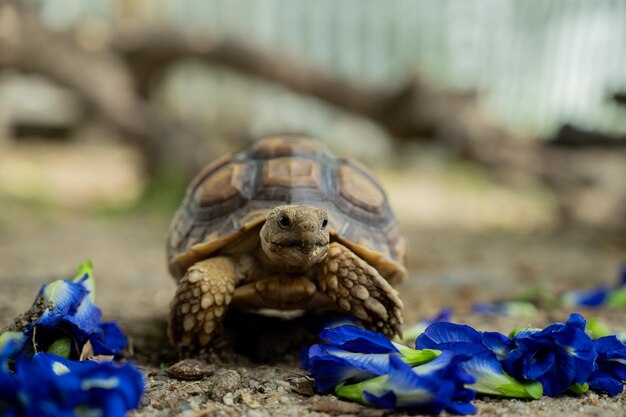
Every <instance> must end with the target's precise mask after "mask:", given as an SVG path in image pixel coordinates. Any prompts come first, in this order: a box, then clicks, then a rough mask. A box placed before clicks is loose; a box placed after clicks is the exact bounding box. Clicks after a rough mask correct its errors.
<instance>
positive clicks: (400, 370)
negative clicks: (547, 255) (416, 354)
mask: <svg viewBox="0 0 626 417" xmlns="http://www.w3.org/2000/svg"><path fill="white" fill-rule="evenodd" d="M448 355H449V353H448V352H444V353H442V354H441V355H440V356H439V357H438V358H436V359H434V360H433V361H431V362H429V363H428V364H426V365H430V364H432V362H435V361H437V360H438V359H440V358H441V357H442V356H448ZM444 360H445V358H444ZM437 362H441V360H439V361H437ZM447 362H449V361H447ZM447 362H446V364H447ZM443 366H445V365H443ZM422 367H425V365H421V366H420V367H418V368H422ZM422 369H424V368H422ZM426 372H428V373H430V372H431V371H430V370H428V371H426ZM426 372H422V373H426ZM387 382H388V384H389V386H390V387H392V388H393V389H395V390H398V391H410V390H413V389H425V388H427V387H424V380H423V379H421V378H420V377H419V376H418V374H417V373H416V372H413V368H411V367H410V366H409V365H407V364H406V363H404V362H403V361H402V359H400V358H399V357H398V356H397V355H390V356H389V379H388V380H387Z"/></svg>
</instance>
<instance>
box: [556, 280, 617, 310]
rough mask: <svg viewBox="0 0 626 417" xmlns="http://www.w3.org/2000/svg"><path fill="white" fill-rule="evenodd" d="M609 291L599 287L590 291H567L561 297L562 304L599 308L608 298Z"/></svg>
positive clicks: (607, 288) (605, 287)
mask: <svg viewBox="0 0 626 417" xmlns="http://www.w3.org/2000/svg"><path fill="white" fill-rule="evenodd" d="M610 294H611V289H610V288H609V287H608V286H606V285H601V286H599V287H596V288H594V289H591V290H574V291H569V292H567V293H565V294H564V296H563V303H564V304H565V305H567V306H576V307H578V306H582V307H600V306H602V305H604V303H605V302H606V301H607V299H608V298H609V295H610Z"/></svg>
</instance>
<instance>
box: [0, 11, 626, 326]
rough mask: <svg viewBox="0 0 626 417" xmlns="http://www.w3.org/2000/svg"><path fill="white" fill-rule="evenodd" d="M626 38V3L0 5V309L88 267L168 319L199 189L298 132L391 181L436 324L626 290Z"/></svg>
mask: <svg viewBox="0 0 626 417" xmlns="http://www.w3.org/2000/svg"><path fill="white" fill-rule="evenodd" d="M625 22H626V2H623V1H619V0H572V1H559V0H546V1H542V2H527V1H516V0H480V1H478V0H467V1H462V2H461V1H452V0H450V1H434V0H433V1H420V2H417V1H411V0H390V1H386V2H379V1H374V0H341V1H331V0H319V1H315V2H311V1H306V0H297V1H296V0H259V1H252V0H210V1H209V0H207V1H199V0H179V1H168V0H91V1H82V0H39V1H30V2H21V1H8V0H0V282H1V283H2V285H3V286H6V288H7V289H10V291H7V292H5V294H6V295H5V297H6V303H4V302H3V303H2V307H0V309H2V310H0V314H1V315H2V316H3V317H10V316H11V314H12V313H13V312H14V311H15V310H16V309H17V310H20V309H22V308H23V307H24V306H16V304H15V302H14V301H11V300H14V297H15V296H16V294H22V292H23V294H24V295H25V296H26V294H29V295H28V297H30V294H32V288H33V287H37V286H39V284H40V283H41V282H42V281H45V280H47V279H49V278H50V277H56V276H63V275H64V274H67V272H68V271H71V269H72V268H73V266H74V265H76V264H78V263H79V262H82V261H83V260H84V259H86V258H91V259H93V260H94V262H95V268H96V275H97V280H98V281H99V288H101V289H102V290H101V291H102V293H103V294H104V295H103V297H104V299H105V301H104V302H103V304H104V305H105V306H112V307H119V308H120V309H121V310H119V311H124V313H123V314H124V316H125V317H133V315H136V316H138V317H146V315H148V316H149V315H151V314H152V315H159V314H165V311H166V310H167V307H166V305H167V302H168V301H169V298H170V297H171V295H172V294H173V288H174V286H173V282H170V281H172V280H171V279H170V278H169V277H168V276H167V272H166V267H165V255H164V242H165V234H166V231H167V227H168V223H169V221H170V218H171V216H172V214H173V212H174V210H175V209H176V207H177V205H178V203H179V202H180V199H181V196H182V194H183V192H184V188H185V186H186V184H187V182H188V181H189V179H190V178H191V177H192V176H193V174H194V173H195V172H197V170H198V169H199V168H200V167H201V166H203V165H204V164H206V163H208V162H210V161H211V160H213V159H215V158H217V157H219V156H221V155H222V154H224V153H226V152H230V151H233V150H239V149H243V148H245V147H246V146H248V145H249V144H250V143H252V141H254V140H255V138H258V137H260V136H262V135H266V134H274V133H280V132H304V133H307V134H309V135H311V136H314V137H316V138H319V139H320V140H321V141H323V142H324V143H326V144H327V145H328V146H329V147H330V148H331V149H332V150H334V151H335V152H336V153H337V154H339V155H342V156H351V157H355V158H358V159H360V160H362V161H363V162H364V163H366V164H367V165H368V166H370V167H371V168H372V170H373V171H374V172H375V173H376V174H377V175H378V176H379V177H380V179H381V181H382V183H383V184H384V185H385V187H386V189H387V192H388V194H389V198H390V200H391V204H392V207H393V208H394V210H395V211H396V213H397V215H398V217H399V220H400V223H401V224H402V225H403V230H404V231H405V232H406V234H407V236H408V237H409V240H410V242H411V259H412V266H411V270H412V275H413V276H414V277H416V279H413V280H410V282H409V283H408V284H407V285H408V288H410V289H411V288H412V289H414V290H415V291H414V293H415V294H416V295H415V297H416V301H415V304H416V305H418V304H419V305H420V306H421V307H420V308H421V309H422V310H424V309H425V310H434V309H435V308H436V304H437V302H433V301H432V298H431V299H430V304H429V303H421V301H424V300H425V299H424V300H423V299H421V298H420V297H421V295H420V294H421V293H422V291H423V290H424V289H425V288H428V289H431V290H432V291H435V292H436V291H439V292H440V294H441V297H442V299H445V298H448V297H449V294H450V293H453V294H458V295H459V299H460V300H463V299H466V298H467V299H468V300H470V299H472V297H473V298H476V297H477V295H476V294H478V293H480V295H481V296H483V297H486V298H489V297H499V296H503V295H507V294H510V293H511V291H512V290H514V289H519V290H523V289H524V288H528V287H531V286H534V285H539V284H545V283H548V284H550V285H552V286H553V287H554V288H555V289H556V290H559V289H563V288H568V287H572V286H580V285H589V283H590V282H591V283H602V282H606V283H608V282H612V281H614V276H615V271H616V270H617V265H618V264H619V263H620V262H621V261H623V260H624V259H626V106H624V104H625V103H626V23H625ZM107 281H111V282H113V283H114V284H110V285H109V284H105V283H103V282H107ZM120 290H123V291H125V294H127V295H128V297H122V298H120V297H119V294H120ZM146 294H149V296H148V297H146ZM28 297H27V298H28ZM18 298H19V297H18ZM130 299H132V301H133V303H132V305H133V306H135V307H136V308H130V307H128V301H129V300H130ZM468 303H469V301H468ZM26 304H27V303H26ZM424 305H425V307H423V306H424ZM124 308H126V309H125V310H124ZM105 310H106V309H105ZM414 310H415V311H414V312H413V313H411V312H409V313H408V317H409V319H411V316H413V317H417V316H418V315H419V314H421V311H418V310H419V309H417V307H416V309H414ZM110 311H116V310H115V309H111V310H110ZM113 314H114V315H115V314H119V315H121V314H122V313H121V312H119V313H113Z"/></svg>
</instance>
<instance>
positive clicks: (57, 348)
mask: <svg viewBox="0 0 626 417" xmlns="http://www.w3.org/2000/svg"><path fill="white" fill-rule="evenodd" d="M46 352H47V353H52V354H54V355H57V356H60V357H62V358H65V359H69V358H70V354H71V353H72V341H71V340H70V338H69V337H62V338H60V339H57V340H55V341H54V343H52V344H51V345H50V346H49V347H48V349H47V350H46Z"/></svg>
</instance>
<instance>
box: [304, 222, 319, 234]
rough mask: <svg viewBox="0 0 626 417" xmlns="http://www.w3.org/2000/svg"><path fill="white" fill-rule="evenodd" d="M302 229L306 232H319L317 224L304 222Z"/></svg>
mask: <svg viewBox="0 0 626 417" xmlns="http://www.w3.org/2000/svg"><path fill="white" fill-rule="evenodd" d="M300 228H301V229H302V230H303V231H305V232H315V231H316V230H317V223H315V222H304V223H302V224H301V226H300Z"/></svg>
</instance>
